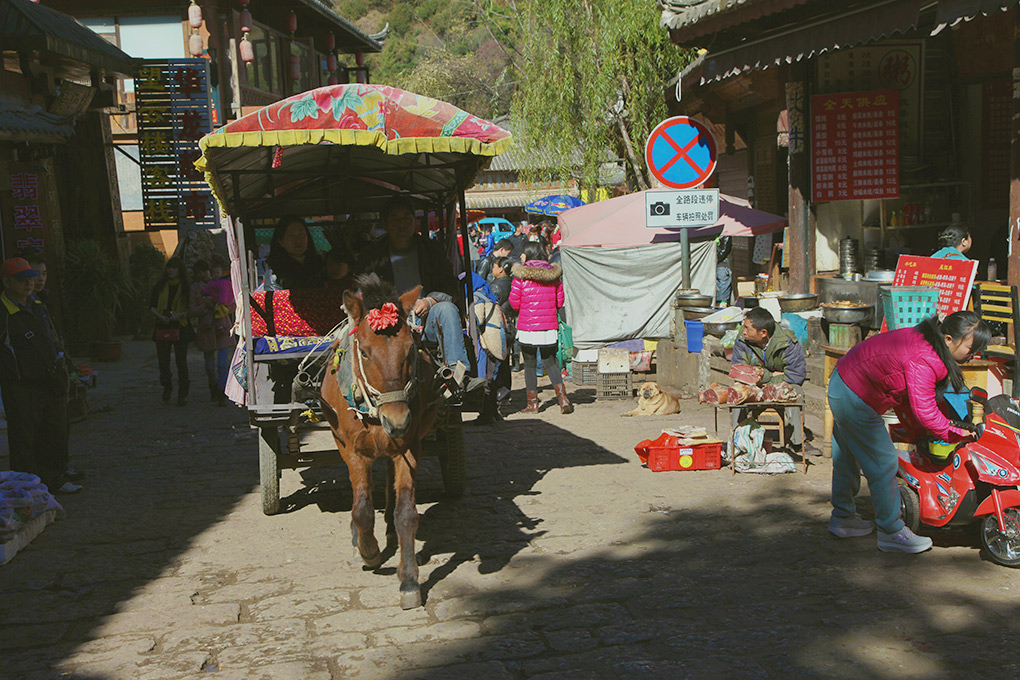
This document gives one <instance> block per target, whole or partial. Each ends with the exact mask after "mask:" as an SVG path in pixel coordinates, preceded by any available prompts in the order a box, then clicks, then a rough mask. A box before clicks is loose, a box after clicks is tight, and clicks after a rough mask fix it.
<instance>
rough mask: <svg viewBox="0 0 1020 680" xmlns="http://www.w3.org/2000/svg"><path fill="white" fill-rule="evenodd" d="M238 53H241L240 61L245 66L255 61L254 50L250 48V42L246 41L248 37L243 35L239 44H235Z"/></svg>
mask: <svg viewBox="0 0 1020 680" xmlns="http://www.w3.org/2000/svg"><path fill="white" fill-rule="evenodd" d="M237 49H238V52H240V53H241V61H243V62H244V63H246V64H250V63H252V62H253V61H255V48H254V47H252V46H251V42H249V41H248V36H247V35H245V36H244V38H242V39H241V42H239V43H238V44H237Z"/></svg>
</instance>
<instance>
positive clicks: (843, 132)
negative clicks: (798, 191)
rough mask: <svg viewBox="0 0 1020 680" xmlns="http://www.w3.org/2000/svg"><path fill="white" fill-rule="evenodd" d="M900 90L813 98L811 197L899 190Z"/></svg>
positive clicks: (880, 195)
mask: <svg viewBox="0 0 1020 680" xmlns="http://www.w3.org/2000/svg"><path fill="white" fill-rule="evenodd" d="M899 103H900V100H899V92H898V91H896V90H871V91H867V92H843V93H841V94H821V95H815V96H813V97H811V177H812V194H811V195H812V200H814V201H850V200H859V199H864V198H896V197H897V196H899V195H900V171H899V154H900V129H899V115H900V114H899V111H900V106H899Z"/></svg>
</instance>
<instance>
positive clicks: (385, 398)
mask: <svg viewBox="0 0 1020 680" xmlns="http://www.w3.org/2000/svg"><path fill="white" fill-rule="evenodd" d="M355 331H357V329H355ZM352 335H353V338H352V342H353V345H354V352H353V354H354V361H353V363H352V367H353V370H352V371H351V372H352V373H353V374H354V382H355V384H356V385H357V386H358V389H359V390H361V394H362V396H364V398H365V403H366V404H367V406H368V409H367V411H362V410H361V409H358V408H354V407H351V408H350V410H352V411H354V413H355V414H356V415H357V416H358V419H359V420H360V419H362V418H364V417H365V416H368V417H369V418H374V419H376V420H378V419H379V407H380V406H383V405H385V404H394V403H398V402H403V403H405V404H406V403H408V402H410V401H411V400H412V399H413V398H414V396H415V394H417V392H418V385H419V383H420V382H421V381H420V379H419V372H418V364H419V363H421V356H420V354H419V351H418V343H417V341H416V340H415V339H414V334H413V333H412V341H413V342H414V348H415V352H414V361H413V362H412V364H411V379H410V380H408V381H407V384H406V385H404V387H403V389H399V390H393V391H391V392H382V391H380V390H378V389H376V388H375V386H374V385H372V383H370V382H369V381H368V378H366V377H365V366H364V363H363V360H362V357H361V346H360V344H359V342H358V336H357V335H356V334H352Z"/></svg>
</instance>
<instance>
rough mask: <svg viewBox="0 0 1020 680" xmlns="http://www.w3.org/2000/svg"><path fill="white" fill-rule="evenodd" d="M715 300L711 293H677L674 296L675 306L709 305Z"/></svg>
mask: <svg viewBox="0 0 1020 680" xmlns="http://www.w3.org/2000/svg"><path fill="white" fill-rule="evenodd" d="M713 301H714V300H713V299H712V296H711V295H702V294H701V293H677V294H676V295H674V296H673V306H674V307H708V306H709V305H711V304H712V302H713Z"/></svg>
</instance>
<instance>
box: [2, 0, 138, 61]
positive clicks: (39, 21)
mask: <svg viewBox="0 0 1020 680" xmlns="http://www.w3.org/2000/svg"><path fill="white" fill-rule="evenodd" d="M0 44H2V45H3V48H4V49H5V50H14V51H19V52H20V51H22V50H38V51H40V52H50V53H53V54H57V55H60V56H62V57H66V58H68V59H71V60H73V61H77V62H80V63H83V64H88V65H89V66H92V67H95V68H101V69H104V70H106V71H107V72H110V73H116V74H119V75H122V76H132V75H134V73H135V70H136V68H137V66H136V61H135V60H134V59H133V58H132V57H131V56H130V55H128V54H125V53H124V52H122V51H121V50H119V49H117V48H116V47H115V46H113V45H111V44H110V43H109V42H107V41H106V40H104V39H103V38H101V37H99V36H98V35H96V34H95V33H94V32H92V31H91V30H89V29H88V28H86V27H85V26H83V25H81V24H80V23H78V22H77V21H76V20H75V19H74V18H73V17H71V16H68V15H67V14H64V13H63V12H58V11H57V10H54V9H51V8H49V7H46V6H45V5H41V4H37V3H34V2H30V1H29V0H2V1H0Z"/></svg>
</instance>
